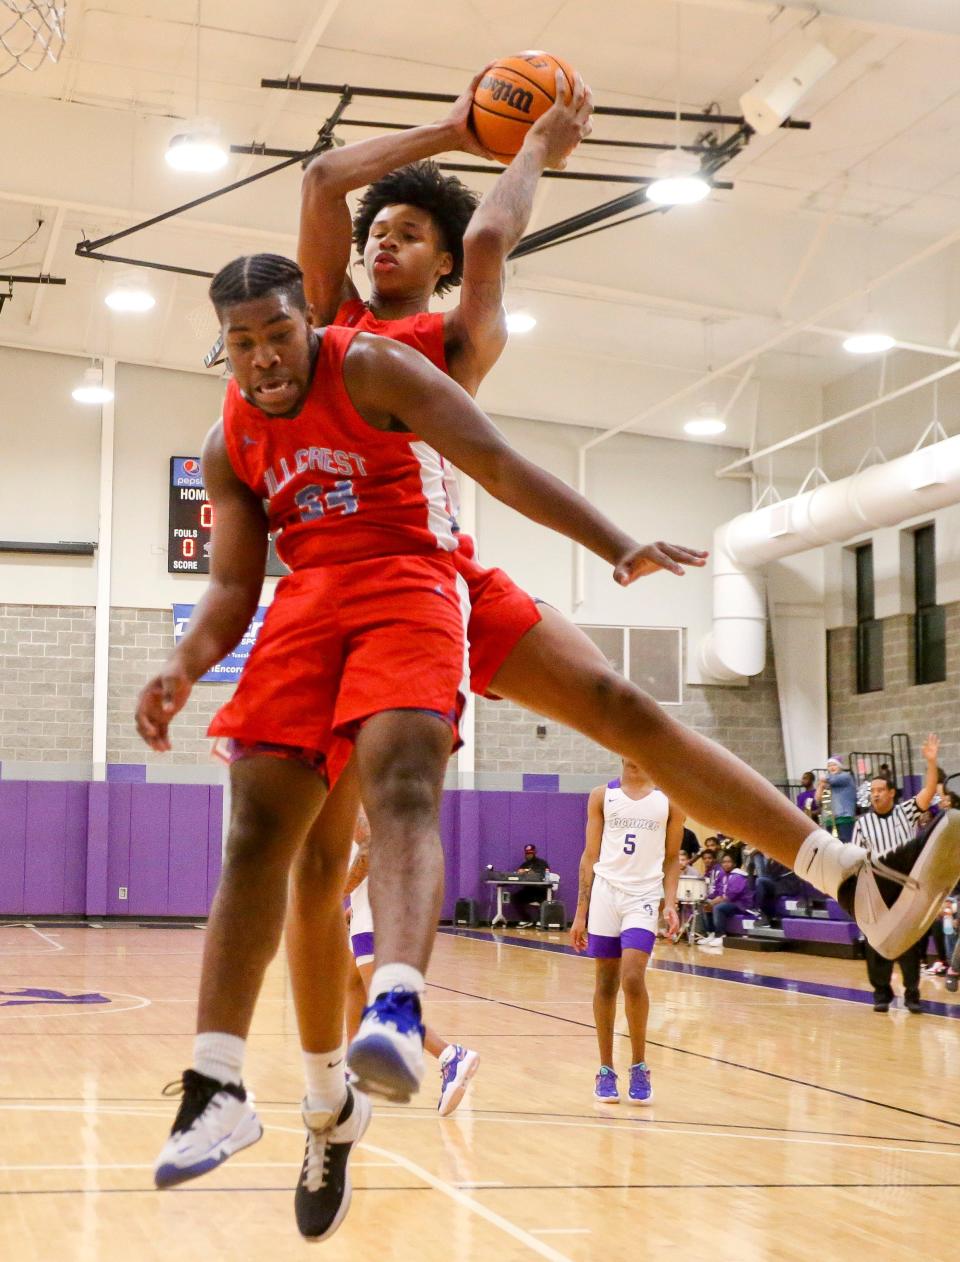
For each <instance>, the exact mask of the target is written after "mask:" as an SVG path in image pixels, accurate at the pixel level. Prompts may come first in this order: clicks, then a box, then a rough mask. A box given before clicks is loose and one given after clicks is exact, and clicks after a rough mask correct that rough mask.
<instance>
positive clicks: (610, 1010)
mask: <svg viewBox="0 0 960 1262" xmlns="http://www.w3.org/2000/svg"><path fill="white" fill-rule="evenodd" d="M592 949H593V948H591V950H592ZM594 967H595V969H596V972H595V975H594V979H593V1022H594V1025H595V1026H596V1027H597V1051H598V1052H599V1053H600V1069H599V1070H598V1072H597V1077H596V1081H595V1083H594V1087H593V1094H594V1097H595V1099H597V1100H600V1101H601V1102H602V1103H604V1104H616V1103H617V1102H618V1101H619V1099H620V1092H619V1090H618V1088H617V1074H616V1070H615V1069H614V1067H613V1038H614V1027H615V1025H616V1021H617V995H618V994H619V991H620V957H619V955H616V956H607V957H601V956H598V957H597V958H596V959H595V960H594Z"/></svg>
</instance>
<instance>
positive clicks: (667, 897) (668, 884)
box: [663, 802, 686, 937]
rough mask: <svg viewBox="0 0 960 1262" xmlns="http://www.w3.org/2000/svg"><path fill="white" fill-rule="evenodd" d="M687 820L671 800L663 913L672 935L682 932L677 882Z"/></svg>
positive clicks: (669, 932)
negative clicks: (678, 909)
mask: <svg viewBox="0 0 960 1262" xmlns="http://www.w3.org/2000/svg"><path fill="white" fill-rule="evenodd" d="M685 821H686V817H685V816H684V814H683V812H682V811H681V810H680V809H679V807H677V806H675V805H674V804H673V803H672V802H671V803H670V814H669V815H668V816H667V836H666V842H665V846H664V855H663V914H664V916H665V918H666V921H667V934H668V935H669V936H670V937H673V936H674V935H675V934H678V933H679V932H680V917H679V914H678V912H677V882H678V881H679V880H680V843H681V842H682V841H683V825H684V823H685Z"/></svg>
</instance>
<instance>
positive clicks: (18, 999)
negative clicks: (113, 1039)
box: [0, 986, 110, 1008]
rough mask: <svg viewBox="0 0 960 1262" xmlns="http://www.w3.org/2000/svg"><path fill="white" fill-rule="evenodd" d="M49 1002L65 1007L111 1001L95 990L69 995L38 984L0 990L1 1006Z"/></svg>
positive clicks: (10, 1006)
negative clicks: (19, 988) (45, 988)
mask: <svg viewBox="0 0 960 1262" xmlns="http://www.w3.org/2000/svg"><path fill="white" fill-rule="evenodd" d="M35 1003H49V1004H54V1005H56V1006H57V1007H61V1008H62V1007H64V1006H65V1005H68V1004H75V1003H110V1000H109V999H108V998H107V996H106V995H100V994H97V993H96V992H95V991H93V992H90V993H87V994H80V995H68V994H65V993H64V992H63V991H62V990H44V989H42V988H40V987H38V986H27V987H25V988H24V989H23V990H0V1008H16V1007H21V1006H22V1005H24V1004H35Z"/></svg>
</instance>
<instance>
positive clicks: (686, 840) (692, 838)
mask: <svg viewBox="0 0 960 1262" xmlns="http://www.w3.org/2000/svg"><path fill="white" fill-rule="evenodd" d="M680 849H681V850H682V851H683V853H684V854H685V855H686V856H687V858H688V859H694V858H696V856H697V855H698V854H699V853H700V842H699V841H698V840H697V834H696V833H695V832H694V831H693V829H692V828H684V830H683V840H682V841H681V842H680Z"/></svg>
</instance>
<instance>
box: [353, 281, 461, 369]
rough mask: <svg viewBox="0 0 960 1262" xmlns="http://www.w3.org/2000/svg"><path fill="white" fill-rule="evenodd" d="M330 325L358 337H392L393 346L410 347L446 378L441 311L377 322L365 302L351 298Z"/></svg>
mask: <svg viewBox="0 0 960 1262" xmlns="http://www.w3.org/2000/svg"><path fill="white" fill-rule="evenodd" d="M333 323H334V324H338V325H340V324H342V325H344V326H345V327H346V328H348V329H357V330H358V332H361V333H379V334H380V336H381V337H392V338H393V340H394V341H395V342H403V344H404V345H405V346H412V347H413V349H414V350H416V351H419V352H420V354H421V355H426V357H427V359H429V360H430V362H431V364H435V365H436V367H437V368H439V369H440V371H441V372H445V373H447V374H449V371H450V370H449V368H448V367H447V352H446V349H445V347H444V341H443V312H442V311H437V312H432V311H418V312H417V313H416V315H412V316H401V318H400V319H399V320H379V319H378V318H377V317H376V316H375V315H374V314H373V312H372V311H371V310H370V308H369V307H368V306H367V304H366V303H365V302H361V300H360V299H359V298H351V299H350V300H349V301H347V302H344V303H342V304H341V306H340V309H339V311H338V312H337V314H336V315H335V316H334V317H333Z"/></svg>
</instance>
